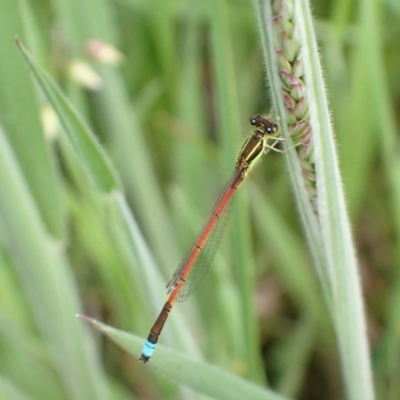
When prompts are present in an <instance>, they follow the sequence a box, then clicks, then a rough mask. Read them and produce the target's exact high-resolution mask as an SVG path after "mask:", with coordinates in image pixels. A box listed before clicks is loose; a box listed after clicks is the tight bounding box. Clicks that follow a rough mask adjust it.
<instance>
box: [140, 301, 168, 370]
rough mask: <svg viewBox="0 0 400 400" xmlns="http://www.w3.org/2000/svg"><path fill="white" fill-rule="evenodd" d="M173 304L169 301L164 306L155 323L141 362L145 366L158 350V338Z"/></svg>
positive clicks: (144, 347)
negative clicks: (156, 349)
mask: <svg viewBox="0 0 400 400" xmlns="http://www.w3.org/2000/svg"><path fill="white" fill-rule="evenodd" d="M171 308H172V304H171V303H170V302H169V301H167V302H166V303H165V304H164V307H163V309H162V310H161V312H160V314H159V316H158V318H157V320H156V322H155V323H154V325H153V327H152V328H151V331H150V333H149V336H148V337H147V340H146V343H145V344H144V346H143V350H142V355H141V356H140V358H139V360H141V361H143V362H144V363H145V364H146V363H147V361H149V359H150V357H151V356H152V355H153V353H154V350H155V348H156V345H157V342H158V337H159V336H160V333H161V331H162V329H163V327H164V324H165V321H166V320H167V318H168V315H169V313H170V311H171Z"/></svg>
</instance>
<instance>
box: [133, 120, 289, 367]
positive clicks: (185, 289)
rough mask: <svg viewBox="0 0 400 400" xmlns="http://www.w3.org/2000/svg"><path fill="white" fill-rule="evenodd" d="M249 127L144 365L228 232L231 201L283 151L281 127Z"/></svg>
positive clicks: (261, 123) (181, 269)
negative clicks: (267, 155)
mask: <svg viewBox="0 0 400 400" xmlns="http://www.w3.org/2000/svg"><path fill="white" fill-rule="evenodd" d="M250 124H251V125H253V126H255V127H256V130H255V131H254V132H253V135H252V136H250V137H249V138H248V139H247V140H246V142H245V143H244V145H243V147H242V149H241V151H240V153H239V156H238V158H237V160H236V164H235V170H234V172H233V174H232V177H231V179H230V180H229V181H228V183H227V185H226V186H225V189H224V190H223V192H222V193H221V195H220V197H219V199H218V201H217V202H216V204H215V205H214V208H213V209H212V212H211V215H210V217H209V218H208V220H207V222H206V223H205V225H204V226H203V229H202V230H201V232H200V234H199V236H197V239H196V240H195V242H194V243H193V245H192V247H191V248H190V250H189V252H188V253H187V254H186V256H185V258H184V259H183V260H182V261H181V263H180V264H179V265H178V268H177V269H176V270H175V272H174V274H173V276H172V278H171V280H170V281H169V282H168V285H167V289H168V294H169V296H168V299H167V301H166V303H165V304H164V307H163V309H162V310H161V312H160V314H159V316H158V318H157V320H156V322H155V323H154V325H153V327H152V328H151V331H150V334H149V336H148V337H147V340H146V343H145V345H144V347H143V350H142V355H141V357H140V360H142V361H143V362H144V363H147V361H149V359H150V357H151V356H152V354H153V352H154V349H155V347H156V344H157V341H158V338H159V336H160V333H161V331H162V329H163V327H164V324H165V321H166V320H167V318H168V315H169V313H170V312H171V310H172V307H173V305H174V304H175V302H176V301H184V300H186V299H187V298H188V297H189V296H190V294H191V293H193V291H194V289H195V288H196V287H197V285H198V284H199V282H200V281H201V279H202V278H203V276H204V275H205V273H206V272H207V270H208V268H209V266H210V264H211V262H212V260H213V258H214V255H215V253H216V251H217V248H218V245H219V243H220V242H221V239H222V236H223V233H224V231H225V228H226V225H227V222H228V219H229V215H230V208H231V207H230V205H231V200H232V197H233V195H234V194H235V192H236V190H237V189H238V188H239V186H240V185H241V184H242V182H243V181H244V179H245V178H246V176H247V174H248V172H249V171H250V170H251V168H252V167H253V166H254V165H255V164H256V163H257V161H258V160H259V159H260V158H261V156H262V154H263V153H264V152H268V151H270V150H273V151H277V152H282V151H281V150H280V149H278V148H276V147H275V146H276V144H277V143H278V142H280V141H284V140H285V139H284V138H279V137H277V136H278V125H276V124H274V123H273V122H271V121H270V120H269V119H268V118H263V117H261V116H260V115H254V116H252V117H251V118H250Z"/></svg>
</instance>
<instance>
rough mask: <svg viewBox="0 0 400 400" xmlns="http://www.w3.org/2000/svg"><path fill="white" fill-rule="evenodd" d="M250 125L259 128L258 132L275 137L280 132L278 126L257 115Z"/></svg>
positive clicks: (251, 118)
mask: <svg viewBox="0 0 400 400" xmlns="http://www.w3.org/2000/svg"><path fill="white" fill-rule="evenodd" d="M250 124H251V125H253V126H255V127H257V130H258V131H259V132H260V133H262V134H263V135H264V134H267V135H274V133H277V132H278V125H277V124H274V123H273V122H271V121H270V120H269V119H267V118H264V117H262V116H261V115H258V114H255V115H253V116H252V117H250Z"/></svg>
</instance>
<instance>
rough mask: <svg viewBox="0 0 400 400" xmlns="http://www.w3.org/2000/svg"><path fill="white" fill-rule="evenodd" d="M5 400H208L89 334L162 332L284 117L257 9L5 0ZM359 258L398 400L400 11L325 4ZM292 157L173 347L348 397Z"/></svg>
mask: <svg viewBox="0 0 400 400" xmlns="http://www.w3.org/2000/svg"><path fill="white" fill-rule="evenodd" d="M0 5H1V7H0V11H1V12H0V133H1V135H0V136H1V138H2V139H1V145H0V148H1V149H2V150H1V157H0V158H1V162H0V175H1V176H0V184H1V188H0V191H1V195H0V200H1V201H0V237H1V242H0V243H1V247H0V338H1V340H0V396H1V395H2V397H0V398H1V399H41V400H42V399H85V400H86V399H103V398H104V399H128V398H129V399H131V398H144V399H176V398H193V396H194V395H193V393H191V392H189V391H188V390H184V389H182V388H179V387H177V386H176V385H174V384H173V383H171V382H169V381H167V380H166V379H165V378H163V377H162V376H160V375H159V374H157V373H156V372H154V371H153V370H152V369H151V367H148V366H146V367H144V366H143V365H142V364H141V363H139V362H138V360H136V359H133V358H132V357H131V356H129V355H128V354H126V353H124V352H123V351H122V350H120V349H119V348H118V347H117V346H116V345H115V344H114V343H112V342H110V341H109V340H106V339H105V338H104V337H102V336H101V335H98V334H96V333H95V332H93V330H90V331H89V330H88V329H87V328H86V327H85V326H84V324H83V323H82V322H81V321H79V320H77V319H76V318H75V316H74V315H75V314H76V313H83V314H85V315H89V316H91V317H94V318H96V319H98V320H100V321H103V322H105V323H107V324H109V325H112V326H115V327H117V328H119V329H123V330H126V331H128V332H132V333H135V334H138V335H140V336H143V337H145V336H147V334H148V330H149V328H150V326H151V324H152V322H153V319H154V318H155V316H156V315H157V314H158V312H159V311H160V309H161V307H162V305H163V302H164V301H165V295H166V293H165V291H164V289H163V285H164V283H166V282H167V280H168V279H169V277H170V275H171V274H172V273H173V271H174V269H175V267H176V265H177V264H178V263H179V261H180V258H181V257H182V256H183V255H184V253H185V251H186V250H187V249H188V247H189V246H190V244H191V242H192V240H193V239H194V238H195V236H196V234H197V232H198V231H199V228H200V227H201V224H202V223H203V221H204V218H205V216H206V215H207V213H208V212H209V210H210V208H211V206H212V204H213V201H215V199H216V198H217V196H218V194H219V190H221V188H222V187H223V185H224V183H225V181H226V180H227V179H228V177H229V176H230V174H231V172H232V169H233V165H234V160H235V157H236V155H237V153H238V151H239V149H240V147H241V145H242V143H243V141H244V139H245V138H246V137H247V136H248V135H249V133H250V132H251V130H250V127H249V125H248V118H249V116H250V115H252V114H254V113H260V114H263V115H267V114H268V112H269V109H270V104H269V96H268V90H267V89H266V87H267V85H266V83H265V71H264V66H263V57H262V54H261V49H260V45H259V43H260V39H259V35H258V29H257V18H256V15H255V12H256V11H255V8H254V4H253V2H252V1H250V0H204V1H196V0H37V1H28V0H18V1H16V0H0ZM312 6H313V10H314V16H315V27H316V32H317V36H318V39H319V46H320V53H321V57H322V63H323V65H324V71H325V78H326V86H327V91H328V94H329V100H330V104H331V108H332V117H333V121H334V125H335V128H336V134H337V142H338V152H339V155H340V161H341V171H342V174H343V180H344V184H345V188H346V195H347V200H348V209H349V212H350V215H351V219H352V222H353V232H354V237H355V242H356V245H357V249H358V255H359V260H360V276H361V280H362V284H363V288H364V294H365V300H366V312H367V322H368V335H369V339H370V343H371V352H372V363H373V369H374V381H375V384H376V390H377V398H382V399H383V398H384V399H393V400H395V399H398V398H399V396H400V395H399V393H400V381H399V379H398V376H399V374H400V363H399V360H400V349H399V334H400V324H399V321H400V319H399V318H400V309H399V308H400V280H399V278H400V275H399V252H398V249H399V233H400V232H399V230H400V222H399V218H400V217H399V216H400V205H399V204H398V202H397V201H396V199H398V198H399V197H398V194H399V193H400V188H399V187H398V186H396V179H395V178H396V175H399V174H400V168H399V167H400V162H399V161H400V159H399V154H398V150H399V146H398V139H397V137H398V123H399V120H398V116H397V114H398V109H399V105H400V104H399V101H400V44H399V41H398V38H399V37H400V3H399V2H397V1H390V0H387V1H383V0H380V1H377V0H376V1H373V0H369V1H359V2H355V1H345V0H342V1H332V2H330V1H323V0H320V1H317V0H315V1H313V2H312ZM15 36H18V37H19V38H20V39H21V41H22V42H23V43H24V45H25V46H26V47H27V48H28V50H29V51H30V52H31V53H32V54H33V55H34V57H35V58H36V60H37V61H38V62H39V63H40V64H41V66H42V67H43V68H44V69H45V70H46V71H47V72H48V73H49V74H50V75H51V76H52V77H53V78H54V80H55V81H56V82H57V84H58V85H59V86H60V88H61V89H62V91H63V92H64V93H65V94H66V96H67V97H68V99H69V100H70V101H71V102H72V103H73V105H74V106H75V108H76V109H77V111H78V113H79V114H80V115H81V116H82V118H83V120H84V121H85V122H86V124H87V125H88V126H89V127H90V129H92V131H93V132H95V135H96V136H97V138H98V139H99V142H100V144H101V145H102V147H104V149H105V151H106V153H107V154H108V155H109V157H110V159H111V161H112V164H113V165H114V166H115V170H116V171H117V175H118V176H119V178H120V180H121V183H122V185H121V186H122V187H123V188H124V189H123V191H124V194H125V196H126V199H127V202H128V204H129V206H130V209H131V212H132V216H133V221H134V223H133V225H134V226H135V228H136V231H135V235H136V236H135V237H136V242H135V243H136V247H135V248H132V246H131V245H130V242H129V241H128V239H127V237H128V236H129V235H128V234H127V232H126V226H125V225H124V224H123V222H121V218H120V215H119V214H118V212H117V211H116V209H115V207H114V203H112V202H110V199H109V196H110V195H109V194H108V193H104V192H102V191H101V190H99V189H98V188H96V187H95V186H94V185H93V184H92V183H91V181H90V179H89V177H88V176H87V174H86V172H85V170H84V168H83V167H82V164H84V162H85V160H82V155H79V154H76V153H74V151H72V149H71V146H70V144H69V143H68V141H66V140H65V138H64V137H63V136H62V135H60V130H61V129H62V128H61V126H60V124H59V123H58V121H57V118H56V117H55V114H54V112H53V111H52V109H51V108H50V107H49V104H48V102H47V100H46V99H45V97H44V96H43V94H42V93H41V92H40V90H38V87H37V86H36V85H35V83H34V82H33V80H32V79H31V77H30V73H29V71H28V69H27V68H26V66H25V64H24V60H23V58H22V56H21V54H20V53H19V52H18V49H17V46H16V45H15V42H14V37H15ZM285 169H286V167H285V163H284V159H283V157H281V156H280V155H279V154H269V155H268V156H266V157H265V158H264V159H263V161H262V162H261V163H260V165H259V166H257V168H256V169H255V170H254V171H252V174H251V176H250V178H249V179H248V181H247V182H245V184H244V185H243V188H242V189H241V190H240V193H239V194H238V196H237V199H236V202H235V208H234V210H233V216H232V221H231V223H230V226H229V227H228V231H227V234H226V238H225V239H224V241H223V243H222V246H221V249H220V251H219V253H218V255H217V257H216V260H215V261H214V263H213V265H212V267H211V269H210V272H209V273H208V275H207V276H206V278H204V280H203V282H202V284H201V286H200V287H199V289H198V290H197V291H196V294H195V295H194V296H192V298H191V299H190V300H189V301H187V302H186V303H184V304H178V305H177V306H176V308H175V309H174V311H173V313H172V315H171V317H170V320H169V321H168V323H167V326H166V328H165V331H164V332H163V337H162V339H161V341H162V342H163V343H164V344H166V345H168V346H170V347H173V348H176V349H179V350H181V351H183V352H185V353H187V354H189V355H190V356H192V357H196V358H203V359H205V360H207V361H208V362H209V363H211V364H214V365H218V366H220V367H221V368H223V369H226V370H228V371H230V372H232V373H235V374H238V375H240V376H243V377H245V378H247V379H249V380H251V381H254V382H257V383H259V384H268V385H269V386H270V387H271V388H272V389H273V390H276V391H277V392H279V393H282V394H285V395H287V396H293V397H295V398H300V399H322V398H323V399H337V398H342V396H343V387H342V381H341V371H340V363H339V359H338V353H337V349H336V343H335V337H334V334H333V330H332V327H331V324H330V322H329V319H328V317H327V315H326V312H327V311H326V307H325V305H324V303H323V298H322V295H321V291H320V288H319V286H318V282H317V280H316V276H315V273H314V270H313V268H312V265H311V262H310V259H309V256H308V253H307V248H306V243H305V241H304V239H303V236H302V231H301V227H300V224H299V221H298V218H297V216H296V210H295V206H294V203H293V201H292V195H291V190H290V182H288V177H287V174H286V170H285Z"/></svg>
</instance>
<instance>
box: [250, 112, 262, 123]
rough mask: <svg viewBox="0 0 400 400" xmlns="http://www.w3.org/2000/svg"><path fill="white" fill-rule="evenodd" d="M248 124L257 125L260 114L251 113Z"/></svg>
mask: <svg viewBox="0 0 400 400" xmlns="http://www.w3.org/2000/svg"><path fill="white" fill-rule="evenodd" d="M250 124H251V125H253V126H259V125H260V116H259V115H258V114H256V115H253V116H252V117H250Z"/></svg>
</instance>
